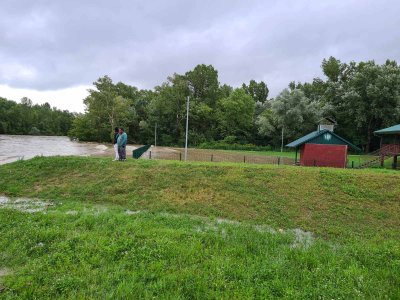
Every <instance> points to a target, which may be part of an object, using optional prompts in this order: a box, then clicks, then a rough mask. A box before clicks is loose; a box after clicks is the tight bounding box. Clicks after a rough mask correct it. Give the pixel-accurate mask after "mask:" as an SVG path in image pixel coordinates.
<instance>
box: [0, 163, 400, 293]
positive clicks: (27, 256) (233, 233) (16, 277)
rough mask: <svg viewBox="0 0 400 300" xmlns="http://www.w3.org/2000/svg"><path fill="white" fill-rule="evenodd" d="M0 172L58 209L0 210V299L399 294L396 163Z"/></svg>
mask: <svg viewBox="0 0 400 300" xmlns="http://www.w3.org/2000/svg"><path fill="white" fill-rule="evenodd" d="M0 179H1V180H0V194H5V195H10V196H28V197H40V198H41V199H49V200H53V201H54V202H55V204H56V205H55V206H54V207H52V208H50V209H49V211H48V212H47V214H42V213H38V214H26V213H22V212H18V211H15V210H5V209H0V225H1V226H0V236H2V239H0V270H1V268H5V267H6V268H9V269H12V270H13V273H12V274H11V275H9V276H7V277H5V279H4V283H3V285H4V286H5V287H7V289H5V290H4V291H3V293H0V297H1V296H2V295H3V296H4V297H9V298H13V297H15V296H19V297H35V296H36V297H48V298H52V297H57V296H58V297H61V296H65V297H85V298H89V297H97V298H99V297H103V296H107V297H116V298H118V297H121V298H123V297H124V296H126V295H128V294H129V295H131V296H135V297H153V296H156V297H157V296H158V297H159V296H161V295H163V296H165V297H173V298H179V297H183V298H188V297H191V298H201V297H218V298H219V297H224V298H232V297H236V298H246V297H254V296H259V297H264V298H265V297H280V296H285V297H293V298H315V297H316V296H317V295H322V297H323V298H338V297H343V298H349V297H350V298H354V297H382V296H384V295H387V296H390V297H392V298H396V297H399V296H400V291H399V288H398V286H399V285H400V280H399V276H398V275H399V273H400V243H399V240H400V230H399V229H400V218H399V216H400V185H399V182H400V173H399V172H394V171H386V170H337V169H319V168H300V167H283V166H253V165H252V166H249V165H238V164H235V165H233V164H232V165H229V164H208V163H191V164H184V163H179V162H165V161H140V160H139V161H128V162H126V163H118V162H114V163H113V162H110V160H109V159H101V158H59V157H53V158H35V159H33V160H30V161H25V162H16V163H13V164H10V165H5V166H1V167H0ZM126 209H130V210H135V211H137V210H144V212H142V213H138V214H134V215H127V214H126V213H125V210H126ZM69 210H74V214H66V212H67V211H69ZM165 212H168V213H170V214H178V215H170V214H167V215H165V214H163V213H165ZM190 215H196V216H203V217H206V218H204V219H203V218H199V217H192V216H190ZM217 217H222V218H227V219H231V220H237V221H241V223H240V225H239V224H230V223H223V224H219V222H218V221H217V220H216V219H215V218H217ZM254 224H258V225H263V226H270V227H272V228H275V229H279V228H282V229H290V228H301V229H303V230H307V231H311V232H313V233H314V235H315V236H316V241H315V242H314V243H313V244H312V245H311V246H310V247H300V248H297V247H294V248H293V247H292V246H293V243H294V241H295V240H294V237H293V234H291V233H290V232H288V231H285V230H281V231H282V233H279V232H280V231H278V233H279V234H272V233H270V232H269V231H268V230H266V231H260V230H256V229H257V228H258V227H254V226H253V225H254ZM38 245H39V246H38ZM291 245H292V246H291ZM0 285H1V284H0Z"/></svg>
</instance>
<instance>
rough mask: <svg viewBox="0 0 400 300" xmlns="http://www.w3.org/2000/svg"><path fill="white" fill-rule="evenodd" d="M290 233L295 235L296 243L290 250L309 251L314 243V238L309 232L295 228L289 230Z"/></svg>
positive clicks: (294, 242)
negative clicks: (300, 249)
mask: <svg viewBox="0 0 400 300" xmlns="http://www.w3.org/2000/svg"><path fill="white" fill-rule="evenodd" d="M288 232H291V233H293V235H294V241H293V243H292V244H291V245H290V248H302V249H308V248H309V247H310V246H311V245H312V244H313V243H314V236H313V234H312V233H311V232H309V231H304V230H301V229H299V228H295V229H291V230H288Z"/></svg>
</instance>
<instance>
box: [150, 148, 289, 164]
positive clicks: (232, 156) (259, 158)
mask: <svg viewBox="0 0 400 300" xmlns="http://www.w3.org/2000/svg"><path fill="white" fill-rule="evenodd" d="M142 158H144V159H165V160H179V161H184V160H185V153H184V151H183V149H182V150H180V151H177V150H175V151H173V150H171V151H165V149H162V150H158V149H152V150H151V151H147V152H146V153H145V154H143V156H142ZM187 160H188V161H203V162H207V161H208V162H215V163H217V162H234V163H249V164H276V165H294V164H295V161H294V158H291V157H278V156H267V155H257V154H241V153H226V152H219V151H214V152H212V151H210V150H201V149H189V150H188V157H187Z"/></svg>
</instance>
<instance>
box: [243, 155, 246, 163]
mask: <svg viewBox="0 0 400 300" xmlns="http://www.w3.org/2000/svg"><path fill="white" fill-rule="evenodd" d="M243 162H244V163H246V155H244V156H243Z"/></svg>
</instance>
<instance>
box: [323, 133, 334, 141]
mask: <svg viewBox="0 0 400 300" xmlns="http://www.w3.org/2000/svg"><path fill="white" fill-rule="evenodd" d="M331 138H332V135H330V134H329V133H325V134H324V139H325V140H326V141H330V140H331Z"/></svg>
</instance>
